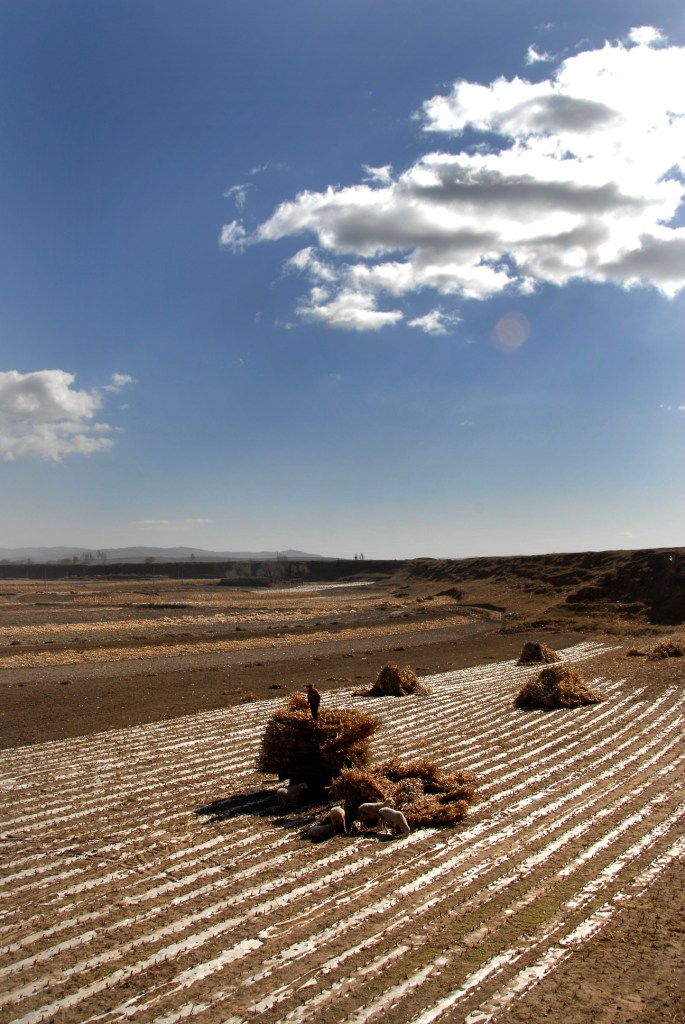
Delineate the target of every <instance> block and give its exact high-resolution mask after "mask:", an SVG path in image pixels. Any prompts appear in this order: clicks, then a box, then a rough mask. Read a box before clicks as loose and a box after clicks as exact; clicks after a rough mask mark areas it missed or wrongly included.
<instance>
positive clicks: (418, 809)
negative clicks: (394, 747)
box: [330, 758, 476, 828]
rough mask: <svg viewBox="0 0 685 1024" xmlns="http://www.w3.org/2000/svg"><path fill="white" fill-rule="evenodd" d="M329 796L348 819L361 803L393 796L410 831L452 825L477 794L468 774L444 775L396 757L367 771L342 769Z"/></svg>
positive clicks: (421, 761) (432, 765) (429, 763)
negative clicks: (340, 807) (344, 811)
mask: <svg viewBox="0 0 685 1024" xmlns="http://www.w3.org/2000/svg"><path fill="white" fill-rule="evenodd" d="M330 792H331V795H332V797H333V798H334V799H335V800H337V801H338V802H339V803H344V804H345V810H346V813H347V817H348V820H353V819H354V818H355V817H356V816H357V810H358V808H359V805H360V804H363V803H366V802H367V801H376V800H385V799H387V798H388V797H392V798H393V800H394V801H395V806H396V807H397V808H398V809H399V810H401V811H402V812H403V814H404V816H405V818H406V819H407V821H408V822H409V825H410V826H411V827H412V828H427V827H430V826H440V825H454V824H456V823H457V822H458V821H461V820H462V819H463V818H464V817H465V816H466V814H467V812H468V808H469V805H470V804H471V803H473V800H474V798H475V792H476V777H475V775H473V774H472V773H471V772H466V771H456V772H443V771H442V770H441V769H440V768H439V767H438V766H437V765H436V764H435V762H433V761H429V760H428V759H427V758H421V759H419V760H416V761H411V762H408V763H406V764H403V763H402V762H401V761H399V760H398V759H397V758H393V759H392V760H390V761H385V762H383V763H382V764H377V765H372V766H370V767H368V768H367V769H366V770H354V769H344V770H343V771H342V772H341V773H340V775H339V777H338V778H337V779H335V780H334V781H333V783H332V784H331V787H330Z"/></svg>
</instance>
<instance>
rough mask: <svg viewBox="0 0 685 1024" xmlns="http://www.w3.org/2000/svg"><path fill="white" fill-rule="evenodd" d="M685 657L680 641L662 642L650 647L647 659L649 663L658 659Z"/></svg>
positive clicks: (684, 648) (684, 644) (684, 645)
mask: <svg viewBox="0 0 685 1024" xmlns="http://www.w3.org/2000/svg"><path fill="white" fill-rule="evenodd" d="M684 656H685V643H683V641H682V640H664V641H663V642H662V643H660V644H657V645H656V646H655V647H652V649H651V651H650V652H649V653H648V655H647V657H648V658H649V659H650V661H658V660H659V659H660V658H682V657H684Z"/></svg>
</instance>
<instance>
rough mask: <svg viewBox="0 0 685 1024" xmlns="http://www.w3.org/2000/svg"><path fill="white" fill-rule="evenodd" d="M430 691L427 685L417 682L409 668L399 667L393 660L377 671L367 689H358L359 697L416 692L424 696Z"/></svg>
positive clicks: (401, 695) (400, 695)
mask: <svg viewBox="0 0 685 1024" xmlns="http://www.w3.org/2000/svg"><path fill="white" fill-rule="evenodd" d="M429 693H430V690H429V689H428V687H427V686H424V684H423V683H420V682H419V678H418V676H417V675H416V672H414V670H413V669H411V668H400V667H399V666H398V665H395V664H394V662H392V661H391V662H388V664H387V665H384V666H383V668H382V669H381V670H380V672H379V673H378V676H377V677H376V682H375V683H374V684H373V686H372V687H371V688H370V689H369V690H359V691H358V696H360V697H406V696H408V695H409V694H416V695H418V696H421V697H425V696H426V695H427V694H429Z"/></svg>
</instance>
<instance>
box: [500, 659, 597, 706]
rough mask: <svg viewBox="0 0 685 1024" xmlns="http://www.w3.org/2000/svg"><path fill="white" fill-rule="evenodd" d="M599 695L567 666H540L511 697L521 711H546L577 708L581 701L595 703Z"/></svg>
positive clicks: (581, 704)
mask: <svg viewBox="0 0 685 1024" xmlns="http://www.w3.org/2000/svg"><path fill="white" fill-rule="evenodd" d="M602 699H603V698H602V697H601V696H600V695H599V694H598V693H595V692H594V690H592V689H590V687H589V686H586V685H585V683H584V682H583V680H582V679H581V677H580V674H579V673H578V671H577V670H576V669H575V668H571V667H570V666H569V665H554V666H552V668H544V669H543V670H542V672H541V673H540V674H539V675H538V676H537V677H536V678H535V679H530V680H529V681H528V682H527V683H526V684H525V686H523V687H522V689H521V690H520V692H519V694H518V696H517V697H516V699H515V700H514V706H515V707H517V708H523V709H525V710H529V709H533V708H538V709H542V710H546V711H550V710H552V709H554V708H579V707H583V706H584V705H585V704H597V703H598V702H599V701H600V700H602Z"/></svg>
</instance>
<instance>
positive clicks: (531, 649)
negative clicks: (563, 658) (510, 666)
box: [516, 641, 559, 665]
mask: <svg viewBox="0 0 685 1024" xmlns="http://www.w3.org/2000/svg"><path fill="white" fill-rule="evenodd" d="M552 661H559V655H558V654H557V652H556V651H555V650H553V648H551V647H547V646H546V645H545V644H539V643H535V642H533V641H529V642H528V643H526V644H524V645H523V647H522V649H521V653H520V655H519V660H518V661H517V662H516V664H517V665H546V664H549V663H550V662H552Z"/></svg>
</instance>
